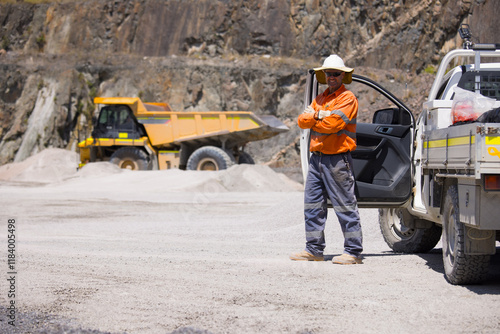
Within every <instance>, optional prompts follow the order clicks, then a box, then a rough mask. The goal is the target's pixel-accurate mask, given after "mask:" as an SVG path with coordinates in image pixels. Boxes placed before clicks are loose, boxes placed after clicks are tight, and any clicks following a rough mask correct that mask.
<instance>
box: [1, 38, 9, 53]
mask: <svg viewBox="0 0 500 334" xmlns="http://www.w3.org/2000/svg"><path fill="white" fill-rule="evenodd" d="M9 46H10V40H9V37H7V36H3V37H2V44H1V45H0V49H4V50H8V49H9Z"/></svg>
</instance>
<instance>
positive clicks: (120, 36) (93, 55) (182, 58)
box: [0, 0, 499, 166]
mask: <svg viewBox="0 0 500 334" xmlns="http://www.w3.org/2000/svg"><path fill="white" fill-rule="evenodd" d="M494 2H495V0H475V1H473V0H457V1H446V0H442V1H437V0H423V1H422V0H396V1H395V0H365V1H362V0H360V1H340V0H334V1H319V0H275V1H268V0H250V1H243V0H239V1H229V0H219V1H212V0H196V1H194V0H187V1H180V0H170V1H157V0H125V1H105V0H90V1H71V0H66V1H59V2H51V1H46V2H42V3H40V4H30V3H25V2H22V1H17V2H16V3H10V1H7V2H5V1H4V2H2V3H0V22H1V23H2V25H1V28H0V43H1V44H0V49H1V50H2V51H0V75H1V78H2V79H1V80H0V121H1V124H2V125H1V128H0V164H3V163H6V162H9V161H13V160H15V161H21V160H24V159H25V158H27V157H29V156H30V155H32V154H34V153H36V152H38V151H40V150H42V149H43V148H45V147H66V148H71V149H74V148H75V143H76V142H77V140H79V139H83V136H84V135H85V134H86V133H85V132H86V131H87V130H88V125H89V120H90V118H91V116H92V115H93V113H94V111H95V110H94V109H95V106H94V105H93V103H92V100H93V97H95V96H112V95H115V96H140V97H141V98H143V99H144V100H146V101H168V102H169V103H170V104H171V105H172V106H173V107H174V108H175V109H178V110H189V109H191V110H235V109H237V110H252V111H255V112H256V113H259V114H273V115H277V116H278V117H280V118H281V119H282V120H283V121H284V122H286V123H288V124H289V125H290V127H291V131H290V132H289V133H288V134H285V135H280V136H278V137H276V138H273V139H270V140H268V141H266V142H263V143H254V144H252V145H251V147H250V149H251V150H254V153H255V154H257V155H258V156H257V157H256V160H257V161H258V162H264V161H271V160H272V161H274V165H275V166H285V165H293V164H297V143H298V140H297V139H298V129H297V128H296V126H295V125H294V124H295V118H296V115H297V114H298V113H299V112H300V110H301V109H302V96H303V89H302V87H303V84H304V74H305V71H306V69H307V68H310V67H312V66H317V65H319V64H320V63H321V62H322V60H323V59H324V57H326V56H328V55H329V54H331V53H339V54H340V55H342V56H343V58H344V60H345V61H346V63H347V64H348V65H349V66H354V67H356V68H357V69H356V73H359V74H363V75H368V76H370V75H371V76H372V77H373V76H375V78H374V79H376V80H377V79H379V80H380V79H381V81H382V82H383V83H384V80H387V78H391V79H394V78H396V80H395V81H396V83H395V84H393V86H394V88H395V89H396V91H397V90H401V89H402V88H401V87H403V86H406V87H408V85H410V87H412V89H413V90H414V93H413V94H409V96H407V97H408V99H407V101H406V102H408V103H409V104H410V105H411V106H412V107H414V108H415V110H418V107H419V105H420V104H421V102H422V100H423V98H425V96H422V95H423V94H421V92H425V91H426V89H427V88H428V87H427V86H426V85H429V84H430V83H431V82H430V81H432V78H428V80H422V77H424V78H425V77H426V75H427V74H425V73H423V70H424V69H425V68H426V67H428V66H429V65H433V64H436V63H437V62H438V60H439V58H440V56H441V55H442V54H443V53H444V52H445V51H447V50H448V49H450V48H455V47H456V46H457V43H460V42H459V41H458V40H457V37H456V35H457V34H456V32H457V29H458V27H459V26H460V24H461V23H463V22H468V23H470V24H471V26H472V31H473V33H475V36H477V37H480V38H481V39H482V38H490V39H488V40H481V41H482V42H499V41H498V40H497V41H494V40H491V38H498V35H497V34H496V31H498V28H497V27H496V22H495V17H498V11H499V9H498V6H495V5H494ZM495 13H496V16H495ZM395 71H399V72H398V73H403V74H402V75H398V74H395ZM377 73H378V74H377ZM417 74H420V75H417ZM393 81H394V80H393ZM255 154H254V155H255Z"/></svg>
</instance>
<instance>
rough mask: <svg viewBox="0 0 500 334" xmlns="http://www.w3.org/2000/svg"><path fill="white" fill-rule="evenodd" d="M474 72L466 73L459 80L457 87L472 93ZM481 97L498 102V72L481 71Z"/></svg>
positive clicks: (474, 81) (499, 87)
mask: <svg viewBox="0 0 500 334" xmlns="http://www.w3.org/2000/svg"><path fill="white" fill-rule="evenodd" d="M476 74H477V73H476V72H466V73H464V75H462V77H461V78H460V82H459V83H458V87H460V88H463V89H466V90H469V91H471V92H473V91H474V87H475V85H476ZM479 91H480V93H481V95H483V96H486V97H490V98H493V99H496V100H497V101H500V71H481V72H480V81H479Z"/></svg>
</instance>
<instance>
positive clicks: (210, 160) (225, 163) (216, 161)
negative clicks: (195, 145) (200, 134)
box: [186, 146, 234, 171]
mask: <svg viewBox="0 0 500 334" xmlns="http://www.w3.org/2000/svg"><path fill="white" fill-rule="evenodd" d="M233 164H234V160H233V159H231V157H230V156H229V154H227V152H226V151H224V150H223V149H221V148H219V147H215V146H203V147H201V148H199V149H197V150H196V151H194V152H193V154H191V156H190V157H189V159H188V161H187V167H186V168H187V169H189V170H207V171H216V170H222V169H226V168H229V167H231V166H232V165H233Z"/></svg>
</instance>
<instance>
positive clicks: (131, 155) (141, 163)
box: [109, 147, 150, 170]
mask: <svg viewBox="0 0 500 334" xmlns="http://www.w3.org/2000/svg"><path fill="white" fill-rule="evenodd" d="M109 162H111V163H114V164H115V165H117V166H118V167H120V168H123V169H130V170H148V169H150V163H149V157H148V155H147V154H146V152H144V151H143V150H141V149H140V148H137V147H122V148H120V149H118V150H117V151H116V152H115V153H113V155H112V156H111V158H110V159H109Z"/></svg>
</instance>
